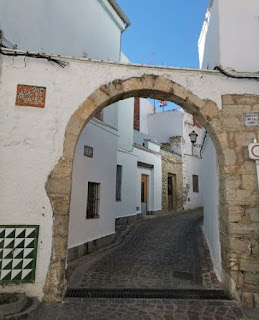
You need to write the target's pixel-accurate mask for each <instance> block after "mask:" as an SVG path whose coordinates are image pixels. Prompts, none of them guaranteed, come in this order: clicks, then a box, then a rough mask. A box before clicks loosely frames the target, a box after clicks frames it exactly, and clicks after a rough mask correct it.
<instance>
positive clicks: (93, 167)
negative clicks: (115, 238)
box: [68, 119, 117, 248]
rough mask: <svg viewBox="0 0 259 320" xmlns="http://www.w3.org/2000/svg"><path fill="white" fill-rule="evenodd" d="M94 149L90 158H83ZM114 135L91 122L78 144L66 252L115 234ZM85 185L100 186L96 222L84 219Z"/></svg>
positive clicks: (105, 126)
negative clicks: (87, 149) (90, 148)
mask: <svg viewBox="0 0 259 320" xmlns="http://www.w3.org/2000/svg"><path fill="white" fill-rule="evenodd" d="M84 145H87V146H91V147H93V149H94V150H93V158H89V157H85V156H84ZM116 162H117V131H116V130H114V129H112V128H111V127H109V126H107V125H105V124H104V123H102V122H101V121H99V120H97V119H93V120H91V122H90V123H89V124H87V126H86V127H85V129H84V130H83V132H82V134H81V135H80V138H79V140H78V143H77V146H76V152H75V158H74V164H73V173H72V194H71V205H70V220H69V244H68V246H69V248H72V247H75V246H78V245H81V244H83V243H85V242H88V241H91V240H95V239H98V238H101V237H104V236H107V235H110V234H112V233H114V232H115V230H114V228H115V224H114V223H115V190H116V184H115V182H116ZM88 182H96V183H100V209H99V210H100V211H99V218H96V219H86V208H87V193H88Z"/></svg>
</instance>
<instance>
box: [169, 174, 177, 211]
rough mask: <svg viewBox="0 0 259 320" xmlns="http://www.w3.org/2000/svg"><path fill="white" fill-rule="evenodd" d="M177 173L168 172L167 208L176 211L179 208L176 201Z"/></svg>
mask: <svg viewBox="0 0 259 320" xmlns="http://www.w3.org/2000/svg"><path fill="white" fill-rule="evenodd" d="M176 194H177V188H176V174H172V173H168V177H167V208H168V210H170V211H175V210H176V208H177V203H176Z"/></svg>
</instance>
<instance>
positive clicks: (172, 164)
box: [161, 149, 183, 211]
mask: <svg viewBox="0 0 259 320" xmlns="http://www.w3.org/2000/svg"><path fill="white" fill-rule="evenodd" d="M161 159H162V209H163V210H167V209H168V191H167V188H168V173H171V174H175V175H176V188H177V195H176V211H181V210H183V160H182V158H181V157H180V156H177V155H175V154H173V153H172V152H170V151H167V150H165V149H161Z"/></svg>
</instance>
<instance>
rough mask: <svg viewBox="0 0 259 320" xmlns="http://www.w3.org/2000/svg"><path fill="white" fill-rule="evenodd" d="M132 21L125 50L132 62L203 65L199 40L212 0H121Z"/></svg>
mask: <svg viewBox="0 0 259 320" xmlns="http://www.w3.org/2000/svg"><path fill="white" fill-rule="evenodd" d="M117 2H118V4H119V6H120V7H121V8H122V10H123V11H124V13H125V14H126V15H127V17H128V18H129V20H130V21H131V26H130V27H129V28H128V29H127V30H126V31H125V32H124V33H123V35H122V51H123V52H124V53H125V54H126V56H127V57H128V58H129V59H130V61H131V62H132V63H140V64H142V63H143V64H156V65H164V66H173V67H182V68H199V59H198V47H197V42H198V38H199V34H200V31H201V27H202V24H203V20H204V17H205V13H206V10H207V7H208V4H209V0H117Z"/></svg>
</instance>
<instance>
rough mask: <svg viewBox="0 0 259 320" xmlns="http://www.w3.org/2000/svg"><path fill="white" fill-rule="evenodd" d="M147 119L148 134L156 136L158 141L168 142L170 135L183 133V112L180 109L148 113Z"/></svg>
mask: <svg viewBox="0 0 259 320" xmlns="http://www.w3.org/2000/svg"><path fill="white" fill-rule="evenodd" d="M147 121H148V134H150V135H152V136H154V137H156V138H157V141H158V142H159V143H164V142H169V139H170V137H173V136H182V134H183V112H182V111H181V110H170V111H165V112H158V113H155V114H154V113H153V114H149V115H148V116H147Z"/></svg>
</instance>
